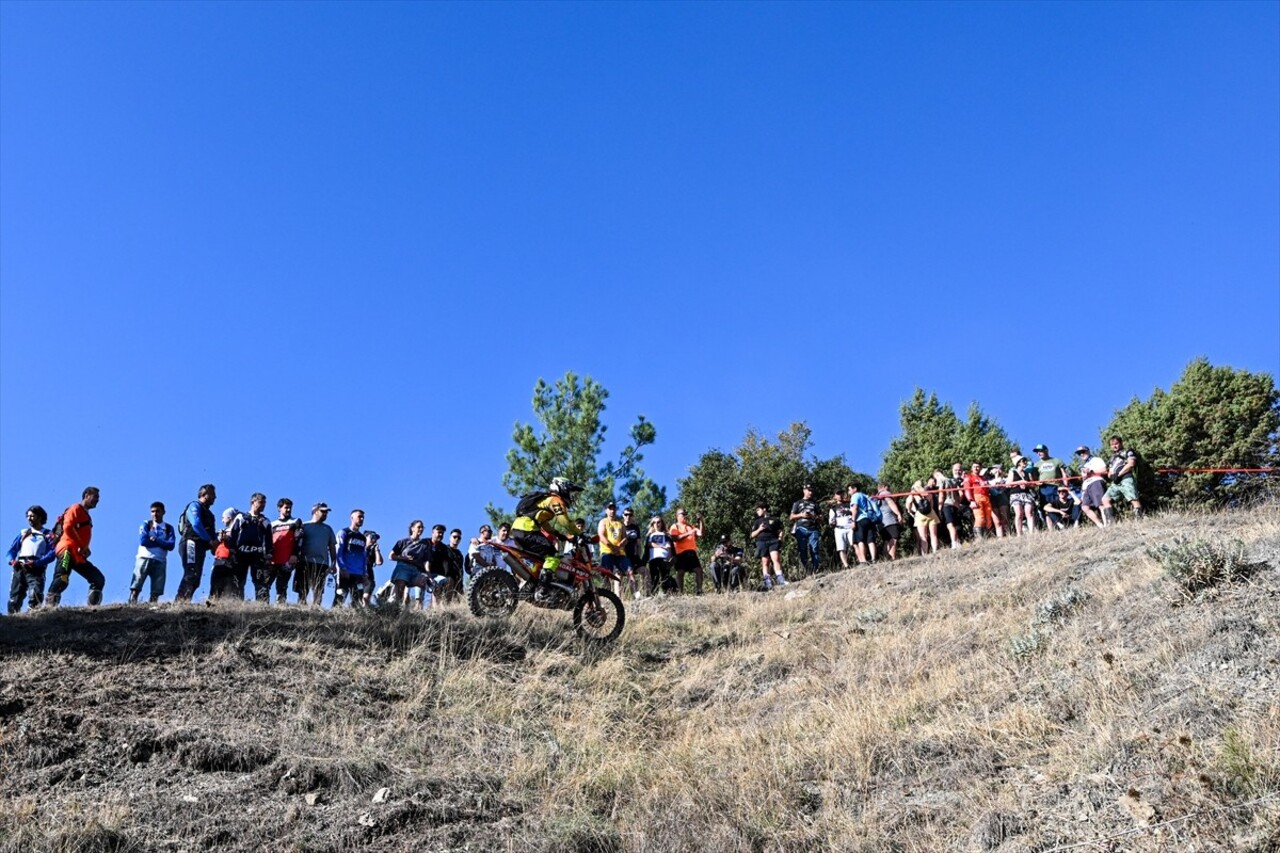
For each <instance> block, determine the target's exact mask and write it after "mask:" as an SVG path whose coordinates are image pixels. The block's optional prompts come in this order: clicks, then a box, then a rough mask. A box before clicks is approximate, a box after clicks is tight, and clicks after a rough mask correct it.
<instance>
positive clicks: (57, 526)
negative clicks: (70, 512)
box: [49, 507, 71, 548]
mask: <svg viewBox="0 0 1280 853" xmlns="http://www.w3.org/2000/svg"><path fill="white" fill-rule="evenodd" d="M67 509H71V507H67ZM67 509H64V510H63V511H62V512H61V513H59V514H58V520H57V521H55V522H54V523H53V530H51V531H49V536H50V538H52V539H53V547H55V548H56V547H58V540H59V539H61V538H62V519H64V518H66V517H67Z"/></svg>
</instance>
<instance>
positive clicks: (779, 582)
mask: <svg viewBox="0 0 1280 853" xmlns="http://www.w3.org/2000/svg"><path fill="white" fill-rule="evenodd" d="M777 585H778V587H779V588H782V587H784V586H791V584H790V583H788V582H787V579H786V577H785V576H783V575H778V580H777Z"/></svg>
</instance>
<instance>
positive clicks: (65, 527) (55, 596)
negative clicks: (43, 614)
mask: <svg viewBox="0 0 1280 853" xmlns="http://www.w3.org/2000/svg"><path fill="white" fill-rule="evenodd" d="M99 496H100V495H99V492H98V488H97V486H89V487H87V488H86V489H85V490H84V494H83V495H81V497H80V503H78V504H72V505H71V506H69V507H67V509H66V511H64V512H63V513H62V518H61V520H60V521H59V522H58V525H59V526H61V527H62V535H61V536H59V537H58V541H57V542H56V543H55V544H54V546H53V549H54V553H55V554H56V555H57V556H56V558H55V563H54V565H55V566H56V568H55V569H54V570H53V583H51V584H49V597H48V599H46V604H47V605H48V606H49V607H57V606H58V603H59V602H60V601H61V600H62V592H63V590H65V589H66V588H67V584H68V583H70V582H71V573H72V572H75V573H76V574H78V575H80V577H82V578H84V579H85V580H87V581H88V582H89V606H90V607H94V606H96V605H98V604H101V603H102V587H103V586H105V585H106V582H107V579H106V578H105V577H103V574H102V572H100V571H98V567H97V566H95V565H94V564H93V563H90V562H89V540H90V539H91V538H93V520H92V519H91V518H89V510H91V509H93V508H94V507H96V506H97V505H98V499H99Z"/></svg>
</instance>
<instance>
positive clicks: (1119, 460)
mask: <svg viewBox="0 0 1280 853" xmlns="http://www.w3.org/2000/svg"><path fill="white" fill-rule="evenodd" d="M1137 467H1138V454H1136V453H1134V452H1133V451H1132V450H1128V449H1126V448H1125V446H1124V441H1123V440H1122V439H1121V438H1120V436H1118V435H1113V436H1111V464H1109V465H1108V466H1107V470H1108V471H1109V472H1110V475H1111V485H1110V486H1108V487H1107V491H1106V493H1105V494H1104V495H1103V496H1102V519H1103V521H1104V522H1106V523H1107V524H1110V523H1111V522H1113V521H1115V520H1116V511H1115V510H1114V509H1112V501H1115V500H1126V501H1128V502H1129V506H1130V507H1132V508H1133V517H1134V518H1138V517H1139V516H1141V515H1142V501H1140V500H1138V477H1137V471H1136V470H1135V469H1136V468H1137Z"/></svg>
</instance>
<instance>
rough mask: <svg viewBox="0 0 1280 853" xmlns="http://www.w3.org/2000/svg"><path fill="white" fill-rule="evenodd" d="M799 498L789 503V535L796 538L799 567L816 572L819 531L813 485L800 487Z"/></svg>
mask: <svg viewBox="0 0 1280 853" xmlns="http://www.w3.org/2000/svg"><path fill="white" fill-rule="evenodd" d="M801 493H802V494H801V497H800V500H798V501H796V502H795V503H793V504H792V505H791V515H790V516H788V519H789V520H790V521H791V522H792V525H791V535H793V536H795V538H796V551H797V553H798V554H799V557H800V567H801V568H802V569H805V570H806V571H809V572H811V573H813V574H817V573H818V564H819V557H818V543H819V542H820V541H821V533H820V531H819V530H818V504H817V503H816V502H815V501H814V500H813V486H812V485H810V484H809V483H805V484H804V486H802V487H801Z"/></svg>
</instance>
